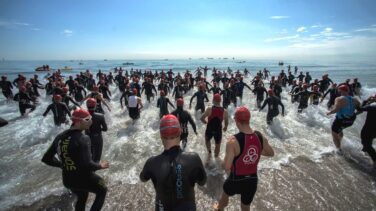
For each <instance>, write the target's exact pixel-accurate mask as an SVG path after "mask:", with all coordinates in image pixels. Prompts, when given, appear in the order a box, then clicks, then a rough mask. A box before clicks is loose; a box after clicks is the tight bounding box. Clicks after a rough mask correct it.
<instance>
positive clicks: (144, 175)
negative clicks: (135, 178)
mask: <svg viewBox="0 0 376 211" xmlns="http://www.w3.org/2000/svg"><path fill="white" fill-rule="evenodd" d="M150 163H151V162H150V159H148V160H147V161H146V163H145V165H144V168H143V169H142V171H141V173H140V180H141V182H146V181H148V180H149V179H150V178H151V172H150V169H151V164H150Z"/></svg>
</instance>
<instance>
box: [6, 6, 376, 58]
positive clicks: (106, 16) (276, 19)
mask: <svg viewBox="0 0 376 211" xmlns="http://www.w3.org/2000/svg"><path fill="white" fill-rule="evenodd" d="M0 46H1V47H0V58H5V59H104V58H106V59H154V58H188V57H192V58H199V57H233V56H234V57H237V58H239V57H240V58H282V59H283V58H291V57H293V58H297V57H306V58H307V57H308V58H309V57H312V56H315V57H317V56H324V57H325V56H354V57H374V55H376V1H372V0H368V1H366V0H364V1H363V0H352V1H350V0H335V1H330V0H315V1H314V0H306V1H302V0H295V1H292V0H279V1H278V0H275V1H268V0H264V1H261V0H260V1H251V0H249V1H241V0H232V1H231V0H222V1H221V0H216V1H215V0H201V1H193V0H192V1H185V0H182V1H177V0H175V1H165V0H163V1H158V0H138V1H127V0H123V1H120V0H116V1H109V0H108V1H104V0H92V1H89V0H85V1H77V0H76V1H74V0H66V1H55V0H23V1H21V0H1V1H0Z"/></svg>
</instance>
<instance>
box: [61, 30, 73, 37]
mask: <svg viewBox="0 0 376 211" xmlns="http://www.w3.org/2000/svg"><path fill="white" fill-rule="evenodd" d="M63 34H65V36H67V37H70V36H72V35H73V31H72V30H70V29H64V31H63Z"/></svg>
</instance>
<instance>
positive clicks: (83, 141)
mask: <svg viewBox="0 0 376 211" xmlns="http://www.w3.org/2000/svg"><path fill="white" fill-rule="evenodd" d="M79 142H80V149H81V153H80V154H81V158H82V163H81V164H82V165H83V166H84V167H85V168H86V169H88V170H90V171H96V170H99V169H101V166H100V165H99V163H95V162H94V161H93V159H92V155H91V145H90V142H91V140H90V138H89V136H87V135H83V136H82V137H81V138H80V140H79Z"/></svg>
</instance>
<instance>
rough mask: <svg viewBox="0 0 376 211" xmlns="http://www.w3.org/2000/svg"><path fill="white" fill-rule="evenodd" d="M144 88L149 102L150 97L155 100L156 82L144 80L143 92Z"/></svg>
mask: <svg viewBox="0 0 376 211" xmlns="http://www.w3.org/2000/svg"><path fill="white" fill-rule="evenodd" d="M144 90H145V95H146V100H147V101H148V102H150V98H153V100H154V94H153V90H154V91H155V93H157V89H156V88H155V86H154V84H152V83H149V82H144V84H143V85H142V90H141V93H142V92H144ZM156 95H157V94H156Z"/></svg>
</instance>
